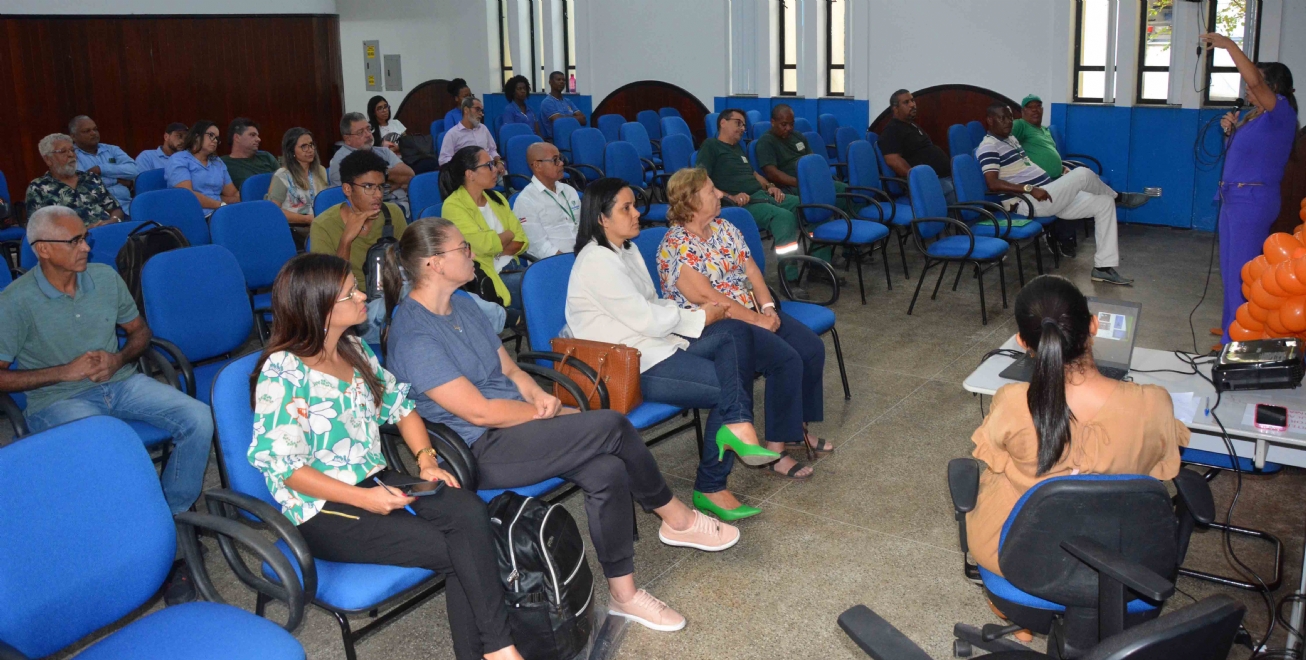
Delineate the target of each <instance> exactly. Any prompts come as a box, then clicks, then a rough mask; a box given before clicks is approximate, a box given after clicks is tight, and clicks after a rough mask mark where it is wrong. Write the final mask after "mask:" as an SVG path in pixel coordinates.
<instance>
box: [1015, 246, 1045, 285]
mask: <svg viewBox="0 0 1306 660" xmlns="http://www.w3.org/2000/svg"><path fill="white" fill-rule="evenodd" d="M1038 243H1039V241H1038V239H1037V238H1036V239H1034V265H1035V266H1037V267H1038V274H1039V275H1042V274H1043V248H1041V247H1039V246H1038ZM1020 285H1021V286H1025V282H1024V281H1023V280H1022V281H1021V283H1020Z"/></svg>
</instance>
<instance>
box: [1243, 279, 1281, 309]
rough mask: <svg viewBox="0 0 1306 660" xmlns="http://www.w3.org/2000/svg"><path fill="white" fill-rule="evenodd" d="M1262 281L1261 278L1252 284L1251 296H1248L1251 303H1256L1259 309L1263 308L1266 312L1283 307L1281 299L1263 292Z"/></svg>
mask: <svg viewBox="0 0 1306 660" xmlns="http://www.w3.org/2000/svg"><path fill="white" fill-rule="evenodd" d="M1264 281H1265V278H1261V279H1259V280H1256V281H1255V282H1252V295H1251V296H1250V298H1249V299H1250V300H1251V301H1252V302H1254V303H1256V304H1257V305H1260V306H1261V307H1264V308H1265V309H1267V310H1275V309H1278V308H1279V307H1280V306H1281V305H1283V298H1281V297H1279V296H1273V295H1270V293H1269V292H1268V291H1266V290H1265V286H1264V284H1263V283H1264Z"/></svg>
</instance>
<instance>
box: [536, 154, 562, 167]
mask: <svg viewBox="0 0 1306 660" xmlns="http://www.w3.org/2000/svg"><path fill="white" fill-rule="evenodd" d="M535 162H537V163H553V164H554V165H561V164H562V157H561V156H554V157H553V158H536V159H535Z"/></svg>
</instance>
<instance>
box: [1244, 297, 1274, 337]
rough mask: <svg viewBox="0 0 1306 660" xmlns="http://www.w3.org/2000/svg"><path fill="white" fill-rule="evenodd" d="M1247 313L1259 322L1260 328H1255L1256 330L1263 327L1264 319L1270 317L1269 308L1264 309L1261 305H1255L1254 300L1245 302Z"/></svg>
mask: <svg viewBox="0 0 1306 660" xmlns="http://www.w3.org/2000/svg"><path fill="white" fill-rule="evenodd" d="M1247 313H1248V314H1251V315H1252V318H1254V319H1256V320H1257V321H1259V322H1260V323H1259V325H1260V326H1261V328H1257V329H1258V330H1259V329H1262V328H1264V326H1265V319H1268V318H1270V310H1268V309H1265V308H1264V307H1261V306H1260V305H1257V304H1256V303H1254V302H1249V303H1247ZM1248 327H1251V326H1248Z"/></svg>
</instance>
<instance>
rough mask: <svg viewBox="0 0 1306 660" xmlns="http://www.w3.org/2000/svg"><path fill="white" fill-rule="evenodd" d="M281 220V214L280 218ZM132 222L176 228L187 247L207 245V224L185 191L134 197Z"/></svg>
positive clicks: (198, 205) (201, 209) (198, 208)
mask: <svg viewBox="0 0 1306 660" xmlns="http://www.w3.org/2000/svg"><path fill="white" fill-rule="evenodd" d="M282 217H283V218H284V217H285V216H284V215H283V216H282ZM132 220H138V221H139V220H153V221H154V222H157V223H159V224H161V225H164V226H167V227H176V228H177V229H180V230H181V233H182V234H184V235H185V236H186V240H187V241H189V242H190V244H191V245H208V244H209V223H208V218H206V217H205V216H204V209H203V208H201V207H200V202H199V200H198V199H195V193H193V192H191V191H189V190H186V189H185V188H167V189H165V190H155V191H153V192H147V193H144V194H141V195H137V196H136V199H134V200H132Z"/></svg>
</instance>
